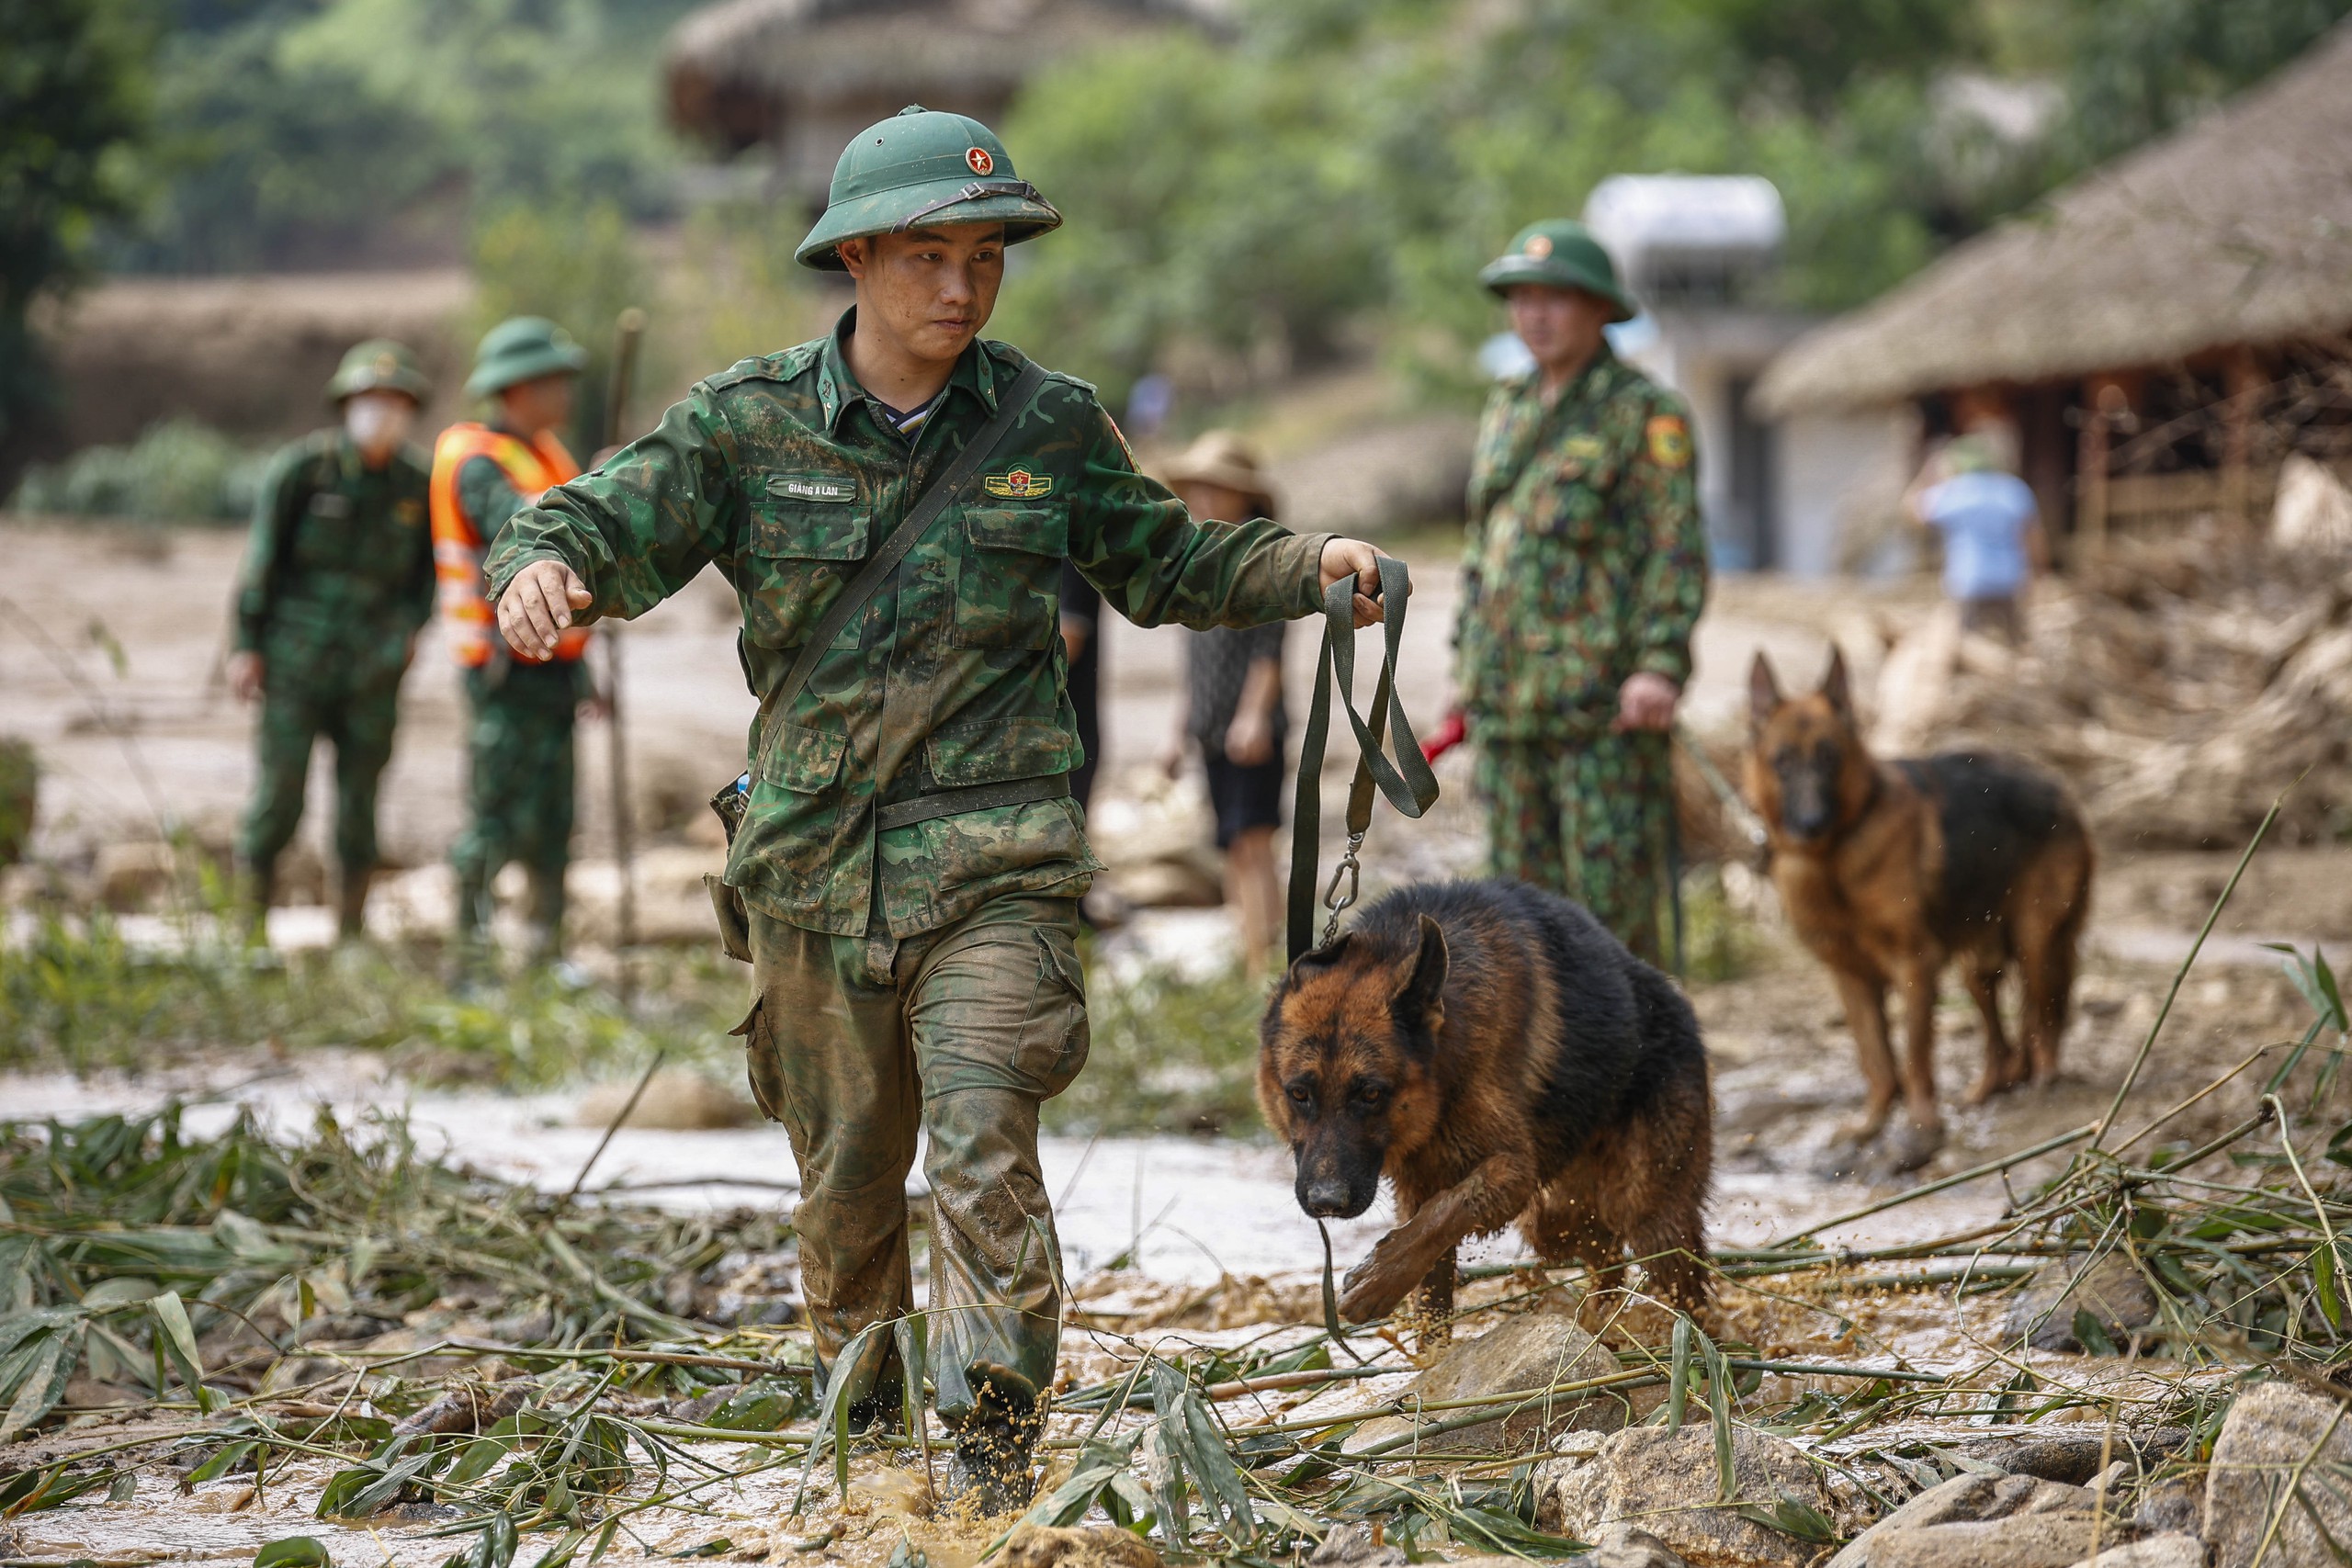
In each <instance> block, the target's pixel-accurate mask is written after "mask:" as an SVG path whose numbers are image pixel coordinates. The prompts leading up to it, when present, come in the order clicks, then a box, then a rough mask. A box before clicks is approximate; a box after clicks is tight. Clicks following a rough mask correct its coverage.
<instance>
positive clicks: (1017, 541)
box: [956, 499, 1069, 649]
mask: <svg viewBox="0 0 2352 1568" xmlns="http://www.w3.org/2000/svg"><path fill="white" fill-rule="evenodd" d="M960 522H961V525H962V528H963V535H964V540H963V543H964V548H963V552H962V555H963V558H962V560H961V561H960V562H959V563H958V566H957V569H956V646H957V647H959V648H1021V649H1046V648H1050V647H1052V646H1053V639H1054V634H1055V630H1056V627H1057V624H1058V616H1057V605H1058V604H1059V602H1060V597H1061V570H1062V559H1063V558H1064V557H1066V556H1068V555H1069V506H1068V504H1067V503H1066V502H1062V501H1060V500H1058V499H1057V500H1053V501H1021V502H1014V501H1008V502H990V503H989V504H988V505H984V506H967V507H965V508H964V509H963V513H962V516H961V519H960Z"/></svg>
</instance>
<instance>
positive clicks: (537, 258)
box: [471, 201, 646, 460]
mask: <svg viewBox="0 0 2352 1568" xmlns="http://www.w3.org/2000/svg"><path fill="white" fill-rule="evenodd" d="M472 260H473V272H474V287H475V296H474V307H473V320H472V322H471V325H472V329H473V331H472V333H471V335H472V336H473V337H474V338H476V339H479V338H480V337H481V334H482V333H486V332H488V331H489V330H490V329H491V328H492V327H494V326H496V325H497V324H498V323H499V322H501V321H504V320H506V319H507V318H508V317H509V316H545V317H547V318H548V320H550V321H555V322H557V323H558V324H560V326H562V327H563V328H564V329H565V330H566V331H567V332H569V333H571V335H572V336H574V337H576V338H578V339H579V340H580V341H581V343H582V344H583V345H585V346H586V348H587V350H588V369H587V372H586V374H584V375H582V377H581V378H580V400H579V405H578V413H577V417H576V418H575V419H574V421H573V426H572V434H571V446H572V450H573V451H575V452H577V453H579V454H580V455H581V457H582V459H583V460H584V459H585V457H587V455H588V454H589V453H590V452H593V451H594V450H595V449H596V447H597V446H598V445H600V444H601V443H602V441H603V439H604V434H603V432H604V428H605V395H606V383H607V382H608V381H609V379H610V378H611V376H612V363H613V361H612V355H613V333H614V323H615V321H616V319H617V318H618V317H619V315H620V313H621V312H622V311H623V310H626V309H628V307H629V306H631V305H638V304H642V303H643V301H644V299H645V297H646V295H645V289H646V278H645V273H644V268H643V266H642V265H641V264H640V263H639V259H638V254H637V248H636V246H635V244H634V243H632V242H631V240H630V236H629V226H628V216H627V215H626V214H625V213H623V212H622V210H621V209H620V207H619V205H618V204H617V203H616V202H612V201H595V202H588V203H584V204H582V203H564V202H548V203H546V204H544V205H541V206H537V207H522V206H516V207H510V208H507V209H504V210H503V211H501V212H499V213H497V214H495V215H493V216H492V217H491V218H489V219H488V220H485V221H484V222H482V223H481V225H480V226H479V227H478V228H477V229H476V230H475V231H474V237H473V254H472Z"/></svg>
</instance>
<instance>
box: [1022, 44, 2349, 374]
mask: <svg viewBox="0 0 2352 1568" xmlns="http://www.w3.org/2000/svg"><path fill="white" fill-rule="evenodd" d="M2347 10H2352V0H2031V3H2026V0H1523V3H1522V4H1521V5H1518V6H1508V7H1506V6H1485V5H1472V4H1447V5H1429V4H1412V3H1409V0H1256V3H1255V4H1250V5H1246V6H1244V8H1243V10H1242V12H1241V15H1240V18H1239V23H1238V29H1239V31H1238V39H1236V40H1235V42H1234V43H1233V45H1232V46H1231V47H1230V48H1229V49H1224V50H1218V49H1214V48H1212V47H1211V46H1209V45H1207V44H1204V43H1198V42H1189V43H1185V42H1180V43H1176V44H1173V45H1171V44H1170V43H1169V42H1168V41H1166V40H1164V39H1151V40H1148V41H1145V42H1139V43H1134V44H1126V45H1120V46H1114V47H1113V48H1112V49H1110V50H1108V51H1103V52H1098V53H1095V54H1092V55H1090V56H1088V57H1085V58H1082V59H1078V60H1072V61H1069V62H1064V63H1062V64H1061V65H1059V66H1057V68H1056V69H1054V70H1053V71H1050V72H1048V73H1046V74H1045V75H1044V76H1043V77H1041V78H1039V79H1038V80H1036V81H1035V82H1033V83H1032V84H1031V85H1030V87H1029V88H1028V90H1027V91H1025V92H1024V93H1023V96H1022V97H1021V99H1020V101H1019V103H1018V104H1017V106H1016V108H1015V112H1014V114H1013V116H1012V123H1011V124H1010V126H1009V127H1008V131H1007V140H1008V141H1009V142H1010V144H1011V145H1012V148H1013V150H1014V153H1015V156H1016V157H1017V158H1018V159H1019V160H1020V161H1021V166H1022V168H1023V172H1024V173H1027V174H1029V175H1032V177H1034V178H1035V180H1036V181H1037V182H1038V184H1039V185H1040V186H1043V187H1044V188H1045V189H1046V191H1047V193H1048V194H1049V195H1050V196H1052V197H1054V199H1056V200H1057V201H1060V202H1062V203H1064V205H1065V206H1066V207H1067V208H1068V209H1069V211H1070V212H1071V213H1072V214H1073V216H1074V217H1075V218H1076V220H1077V221H1075V222H1074V223H1073V224H1072V225H1071V227H1070V229H1069V230H1066V231H1064V232H1063V233H1061V234H1057V235H1056V236H1055V237H1053V238H1052V239H1050V240H1048V241H1046V242H1044V243H1040V244H1038V245H1037V246H1035V248H1034V250H1033V251H1031V252H1028V253H1025V254H1020V261H1019V264H1018V265H1016V267H1015V269H1014V275H1013V277H1012V281H1011V283H1010V284H1009V285H1008V289H1007V299H1006V303H1005V307H1004V319H1005V321H1006V322H1007V324H1008V328H1009V329H1011V330H1013V331H1015V332H1017V333H1023V334H1026V335H1024V336H1023V341H1024V342H1031V343H1034V344H1035V346H1036V347H1037V348H1038V350H1039V352H1041V353H1044V354H1046V355H1048V356H1049V357H1057V358H1058V360H1059V362H1061V363H1065V364H1068V365H1069V366H1070V367H1073V368H1075V369H1078V370H1080V372H1081V373H1084V374H1088V375H1091V376H1093V377H1096V378H1100V379H1102V380H1103V381H1104V382H1105V383H1106V384H1107V385H1108V386H1109V387H1110V388H1111V389H1112V390H1113V391H1114V393H1115V392H1117V391H1119V390H1120V389H1123V388H1124V387H1125V384H1126V383H1127V382H1128V381H1130V380H1131V379H1132V378H1134V377H1135V376H1136V375H1138V374H1140V373H1141V372H1142V371H1143V370H1145V369H1147V368H1150V367H1155V366H1165V365H1166V364H1167V363H1168V362H1169V358H1170V354H1171V352H1172V351H1175V350H1178V349H1180V348H1181V347H1182V345H1183V344H1188V343H1201V344H1209V345H1212V346H1216V347H1221V348H1226V349H1228V350H1243V349H1247V350H1251V351H1255V352H1258V353H1261V354H1262V353H1263V352H1264V350H1265V346H1266V345H1267V344H1269V343H1270V342H1272V343H1273V344H1278V345H1280V346H1281V347H1283V348H1286V349H1288V350H1289V351H1291V352H1290V354H1289V355H1277V356H1276V363H1277V364H1279V363H1283V362H1284V361H1286V360H1287V359H1288V358H1289V357H1292V356H1294V355H1300V354H1304V355H1312V354H1313V353H1315V352H1317V350H1318V349H1320V348H1322V347H1324V346H1328V345H1329V344H1331V343H1332V342H1334V341H1335V340H1336V339H1337V338H1338V337H1339V335H1340V330H1341V328H1342V326H1343V324H1344V323H1346V322H1347V321H1349V320H1350V319H1351V317H1356V316H1360V315H1362V314H1363V313H1366V312H1370V313H1373V314H1374V315H1376V316H1379V317H1383V318H1385V324H1386V325H1387V327H1388V328H1389V329H1390V331H1389V333H1388V338H1389V341H1391V342H1392V343H1395V344H1400V345H1402V346H1403V347H1404V349H1405V350H1406V352H1407V354H1408V357H1410V358H1412V359H1414V360H1415V361H1416V362H1417V363H1418V364H1419V365H1420V366H1421V367H1426V368H1433V369H1435V370H1437V371H1438V372H1439V373H1440V374H1441V376H1442V377H1446V378H1452V377H1458V376H1459V375H1461V374H1462V372H1461V370H1460V368H1459V367H1461V366H1462V365H1463V364H1464V354H1463V350H1464V347H1465V346H1466V345H1467V344H1470V343H1472V342H1475V341H1476V339H1477V338H1479V337H1481V336H1483V335H1484V334H1485V333H1488V332H1491V331H1493V330H1494V328H1495V326H1496V324H1497V321H1498V318H1497V315H1496V313H1495V310H1494V308H1493V305H1492V303H1491V301H1489V300H1487V299H1486V298H1485V297H1484V296H1483V295H1482V294H1481V293H1480V291H1479V290H1477V289H1476V287H1475V286H1474V285H1473V284H1472V283H1471V278H1472V277H1473V276H1474V275H1475V273H1476V270H1477V267H1478V265H1480V264H1481V263H1482V262H1483V261H1485V260H1486V259H1487V258H1488V257H1489V256H1491V255H1492V254H1493V253H1494V251H1495V249H1496V248H1497V247H1498V245H1500V244H1501V243H1502V242H1503V241H1504V240H1505V239H1506V238H1507V237H1508V236H1509V235H1510V232H1511V231H1513V230H1514V229H1516V228H1517V227H1518V226H1519V225H1521V223H1523V222H1525V221H1526V220H1528V219H1530V218H1532V217H1533V216H1536V215H1539V214H1544V213H1559V212H1569V213H1573V212H1576V211H1577V210H1579V209H1581V208H1582V206H1583V204H1584V200H1585V197H1587V196H1588V195H1589V193H1590V191H1591V189H1592V187H1593V186H1594V185H1596V184H1597V183H1598V182H1599V181H1600V180H1601V179H1604V178H1606V177H1607V176H1609V175H1613V174H1643V173H1657V172H1669V171H1671V172H1680V173H1689V174H1731V173H1740V174H1760V175H1765V176H1767V177H1768V178H1770V179H1771V180H1772V181H1773V183H1774V184H1775V185H1776V186H1778V187H1779V188H1780V190H1781V196H1782V198H1783V200H1784V201H1785V203H1786V205H1787V208H1788V213H1789V226H1790V231H1789V241H1788V246H1787V254H1786V263H1785V265H1784V266H1783V267H1782V269H1781V273H1780V276H1779V277H1778V278H1777V280H1776V281H1775V283H1774V285H1773V286H1772V288H1771V290H1770V293H1769V294H1768V295H1767V297H1766V298H1765V299H1763V300H1762V301H1761V302H1765V303H1779V304H1785V305H1790V306H1796V307H1803V308H1809V309H1817V310H1837V309H1843V308H1846V307H1849V306H1851V305H1854V304H1857V303H1860V301H1862V300H1864V299H1869V298H1871V297H1872V296H1874V295H1876V294H1878V293H1879V292H1881V291H1883V290H1884V289H1885V288H1889V287H1890V286H1892V285H1893V284H1894V283H1896V282H1898V281H1900V280H1901V279H1902V278H1903V277H1904V276H1906V275H1908V274H1909V273H1910V272H1912V271H1914V270H1916V269H1917V267H1918V266H1920V265H1923V264H1924V263H1925V262H1927V261H1928V260H1929V259H1931V258H1932V257H1933V256H1934V255H1935V254H1937V253H1938V252H1939V251H1940V250H1941V249H1942V248H1944V247H1945V246H1947V245H1949V244H1951V243H1953V242H1955V241H1957V240H1959V239H1962V238H1964V237H1965V236H1967V235H1969V234H1971V233H1973V232H1976V231H1980V230H1982V229H1983V228H1985V226H1986V225H1988V224H1989V223H1991V222H1993V221H1994V220H1996V219H1998V218H2000V217H2001V216H2003V215H2005V214H2006V213H2008V212H2010V211H2013V210H2016V209H2018V207H2020V206H2022V205H2024V204H2025V203H2027V202H2029V201H2030V200H2032V199H2033V198H2034V197H2038V196H2039V195H2041V193H2042V192H2043V191H2045V190H2047V189H2048V188H2050V186H2052V185H2054V184H2056V183H2058V182H2059V181H2061V180H2063V179H2064V178H2066V177H2069V176H2070V175H2074V174H2075V173H2078V172H2080V171H2081V170H2083V169H2084V168H2086V167H2088V166H2089V165H2090V164H2094V163H2096V162H2098V161H2099V160H2100V159H2102V158H2105V157H2107V156H2110V155H2112V153H2113V152H2116V151H2118V150H2120V148H2122V147H2125V146H2130V145H2132V144H2134V143H2136V142H2138V141H2143V140H2145V139H2146V138H2148V137H2149V136H2152V135H2154V134H2157V133H2160V132H2161V131H2163V130H2167V129H2169V128H2170V127H2171V126H2173V125H2175V124H2177V123H2178V122H2179V121H2180V120H2181V119H2183V118H2186V117H2188V115H2190V114H2193V113H2195V112H2196V111H2197V110H2199V108H2201V107H2205V106H2206V105H2209V104H2211V102H2213V101H2215V100H2216V99H2218V98H2220V97H2222V96H2226V95H2227V94H2228V93H2231V92H2233V91H2235V90H2237V89H2238V88H2240V87H2243V86H2245V85H2247V84H2249V83H2251V82H2253V81H2255V80H2257V79H2259V78H2260V77H2261V76H2263V75H2264V74H2266V73H2268V72H2269V71H2271V70H2274V69H2276V68H2277V67H2278V65H2279V64H2280V63H2281V62H2284V61H2286V60H2288V59H2290V58H2292V57H2293V55H2294V54H2296V53H2297V52H2299V51H2301V50H2302V49H2303V48H2305V47H2307V46H2308V45H2309V44H2310V43H2311V41H2312V39H2315V38H2316V37H2317V36H2318V35H2319V33H2320V32H2322V31H2324V29H2325V28H2326V27H2328V26H2329V25H2330V24H2331V23H2333V22H2334V21H2335V19H2337V18H2339V17H2342V16H2343V15H2344V14H2345V13H2346V11H2347ZM1971 79H1977V80H1992V81H1994V82H1995V83H1996V85H1998V86H1999V88H2000V90H2002V91H2007V92H2010V93H2020V92H2021V93H2024V94H2026V95H2028V96H2029V101H2030V96H2031V95H2033V94H2036V93H2039V94H2040V95H2041V100H2042V101H2045V102H2047V103H2048V104H2050V105H2051V106H2052V107H2053V108H2054V109H2055V111H2056V112H2055V113H2054V115H2052V116H2049V117H2046V118H2045V119H2044V122H2043V124H2042V126H2041V130H2040V132H2039V133H2038V134H2028V135H2026V136H2023V137H2020V136H2018V135H2017V134H2016V133H2015V131H2014V130H2003V129H2001V128H2000V127H1998V126H1996V124H1995V123H1993V120H1992V119H1991V118H1988V117H1986V116H1985V115H1983V114H1981V113H1978V112H1975V111H1973V110H1972V108H1971V107H1970V106H1969V100H1968V96H1967V95H1966V94H1965V93H1962V92H1960V91H1957V90H1956V89H1958V88H1960V87H1962V86H1964V85H1967V84H1968V82H1969V81H1970V80H1971Z"/></svg>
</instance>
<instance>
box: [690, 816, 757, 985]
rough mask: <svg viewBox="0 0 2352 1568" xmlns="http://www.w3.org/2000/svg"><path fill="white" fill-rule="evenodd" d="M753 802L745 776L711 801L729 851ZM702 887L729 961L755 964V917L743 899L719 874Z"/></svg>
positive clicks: (708, 875)
mask: <svg viewBox="0 0 2352 1568" xmlns="http://www.w3.org/2000/svg"><path fill="white" fill-rule="evenodd" d="M751 799H752V775H751V774H750V773H743V774H741V775H740V776H739V777H737V778H736V779H734V780H733V781H732V782H730V783H729V784H728V785H727V787H726V788H724V789H722V790H720V791H719V792H718V794H717V795H712V796H711V797H710V808H711V810H712V811H714V812H716V813H717V814H718V821H719V825H720V826H721V827H723V828H725V829H727V842H728V845H729V848H732V847H733V845H734V843H735V829H738V828H740V827H741V826H742V825H743V813H744V811H745V809H746V808H747V807H749V806H750V804H751ZM702 885H703V886H705V887H707V888H708V889H709V890H710V908H711V913H713V914H715V915H717V916H718V945H719V948H720V950H721V951H722V952H724V953H726V954H727V956H728V957H729V958H733V959H738V960H740V961H741V962H742V963H745V964H749V963H750V962H751V961H752V917H751V913H750V911H748V910H746V909H745V908H743V896H742V895H741V893H738V892H737V891H735V889H733V888H732V887H729V886H727V881H726V878H725V877H723V876H721V875H720V874H718V872H715V871H713V872H705V873H704V874H703V879H702Z"/></svg>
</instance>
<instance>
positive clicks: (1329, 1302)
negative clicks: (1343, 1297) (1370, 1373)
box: [1315, 1220, 1372, 1367]
mask: <svg viewBox="0 0 2352 1568" xmlns="http://www.w3.org/2000/svg"><path fill="white" fill-rule="evenodd" d="M1315 1230H1316V1234H1317V1235H1320V1236H1321V1237H1322V1238H1323V1332H1324V1333H1326V1334H1328V1335H1329V1336H1330V1337H1331V1343H1332V1344H1334V1345H1337V1346H1338V1347H1339V1348H1340V1349H1342V1350H1345V1351H1346V1352H1347V1353H1348V1354H1349V1355H1351V1356H1354V1357H1355V1362H1356V1365H1357V1366H1359V1367H1368V1366H1370V1365H1372V1363H1371V1362H1370V1361H1367V1360H1365V1359H1363V1356H1362V1355H1360V1354H1358V1352H1357V1350H1356V1348H1355V1347H1354V1346H1352V1345H1351V1344H1349V1343H1348V1336H1347V1331H1346V1330H1345V1329H1343V1328H1341V1327H1340V1292H1338V1291H1337V1290H1336V1289H1334V1288H1333V1286H1332V1284H1331V1227H1330V1226H1329V1225H1327V1224H1324V1223H1323V1222H1322V1221H1321V1220H1317V1221H1316V1222H1315Z"/></svg>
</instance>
